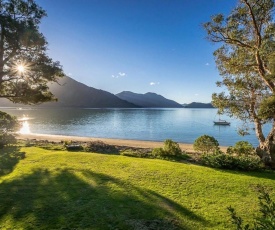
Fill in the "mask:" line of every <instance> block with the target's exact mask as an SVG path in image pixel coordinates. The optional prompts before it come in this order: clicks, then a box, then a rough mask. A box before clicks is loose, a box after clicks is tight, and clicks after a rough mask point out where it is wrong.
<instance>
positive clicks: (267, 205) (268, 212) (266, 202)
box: [227, 186, 275, 230]
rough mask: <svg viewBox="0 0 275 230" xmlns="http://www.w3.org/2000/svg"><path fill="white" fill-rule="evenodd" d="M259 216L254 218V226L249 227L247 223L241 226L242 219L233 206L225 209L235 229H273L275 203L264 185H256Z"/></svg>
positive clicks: (274, 227)
mask: <svg viewBox="0 0 275 230" xmlns="http://www.w3.org/2000/svg"><path fill="white" fill-rule="evenodd" d="M257 189H258V192H259V194H260V195H259V197H258V199H259V205H260V209H259V211H260V214H261V215H260V216H259V217H256V218H255V222H254V227H252V228H250V226H249V224H246V225H244V226H243V220H242V218H241V217H238V216H237V214H236V212H235V210H234V208H232V207H231V206H230V207H228V208H227V209H228V210H229V212H230V214H231V219H232V223H233V224H234V225H235V226H236V229H237V230H274V229H275V203H274V202H273V201H272V200H271V198H270V196H269V194H268V192H267V191H266V189H265V188H264V187H261V186H258V188H257Z"/></svg>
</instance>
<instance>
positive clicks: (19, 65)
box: [0, 0, 63, 104]
mask: <svg viewBox="0 0 275 230" xmlns="http://www.w3.org/2000/svg"><path fill="white" fill-rule="evenodd" d="M44 16H46V12H45V11H44V10H43V9H42V8H41V7H40V6H38V5H37V4H36V3H35V2H34V1H33V0H0V97H2V98H3V97H4V98H7V99H9V100H11V101H13V102H15V103H24V104H36V103H41V102H45V101H51V100H54V99H55V98H54V95H53V94H52V93H50V92H49V88H48V86H47V83H48V82H52V81H57V79H58V78H59V77H61V76H63V72H62V68H61V66H60V64H59V62H54V61H53V60H52V59H51V58H49V57H48V55H47V53H46V52H47V41H46V39H45V37H44V35H43V34H42V33H40V32H39V24H40V21H41V19H42V18H43V17H44Z"/></svg>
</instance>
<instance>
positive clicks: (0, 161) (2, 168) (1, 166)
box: [0, 146, 25, 176]
mask: <svg viewBox="0 0 275 230" xmlns="http://www.w3.org/2000/svg"><path fill="white" fill-rule="evenodd" d="M24 158H25V152H20V147H18V146H7V147H5V148H3V149H0V176H4V175H7V174H9V173H11V172H12V171H13V169H14V167H15V166H16V164H17V163H18V162H19V161H20V160H21V159H24Z"/></svg>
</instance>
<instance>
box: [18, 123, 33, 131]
mask: <svg viewBox="0 0 275 230" xmlns="http://www.w3.org/2000/svg"><path fill="white" fill-rule="evenodd" d="M19 133H21V134H29V133H31V131H30V124H29V122H28V121H27V120H24V121H22V126H21V129H20V130H19Z"/></svg>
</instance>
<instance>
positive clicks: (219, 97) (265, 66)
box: [204, 0, 275, 166]
mask: <svg viewBox="0 0 275 230" xmlns="http://www.w3.org/2000/svg"><path fill="white" fill-rule="evenodd" d="M273 14H274V1H273V0H239V1H238V3H237V6H236V7H235V8H234V9H233V10H232V11H231V13H230V14H229V16H227V17H225V16H224V15H222V14H218V15H215V16H213V17H212V18H211V21H210V22H207V23H205V24H204V28H205V29H206V31H207V33H208V39H209V40H210V41H211V42H214V43H220V44H221V47H220V48H218V49H217V50H216V51H215V52H214V56H215V60H216V65H217V67H218V70H219V72H220V75H221V76H222V81H221V82H217V85H218V86H220V87H224V86H225V87H226V88H227V92H226V93H225V92H223V93H219V94H217V93H214V94H213V95H212V100H213V104H214V106H215V107H217V108H219V112H220V113H227V114H229V115H230V116H234V117H237V118H239V119H241V120H242V121H244V123H248V122H253V123H254V126H255V132H256V136H257V138H258V140H259V146H258V148H257V153H258V154H259V155H260V156H261V157H262V158H263V159H264V160H265V161H266V162H267V161H269V162H271V163H272V164H273V166H275V24H274V20H273ZM266 123H271V129H270V131H269V133H268V134H267V135H264V132H263V125H264V124H266Z"/></svg>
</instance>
